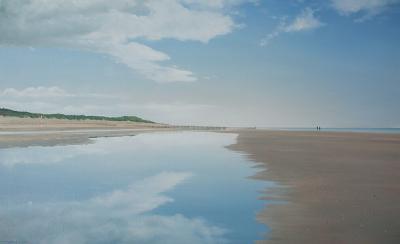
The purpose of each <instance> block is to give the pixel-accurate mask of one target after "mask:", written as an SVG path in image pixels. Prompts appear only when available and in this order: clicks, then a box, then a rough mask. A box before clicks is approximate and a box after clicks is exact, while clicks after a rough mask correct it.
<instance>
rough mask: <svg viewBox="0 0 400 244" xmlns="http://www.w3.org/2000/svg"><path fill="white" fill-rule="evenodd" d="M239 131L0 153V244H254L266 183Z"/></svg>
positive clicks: (261, 231)
mask: <svg viewBox="0 0 400 244" xmlns="http://www.w3.org/2000/svg"><path fill="white" fill-rule="evenodd" d="M235 140H236V135H234V134H222V133H208V132H174V133H145V134H140V135H137V136H132V137H113V138H97V139H94V140H93V143H92V144H87V145H69V146H54V147H28V148H10V149H1V150H0V238H1V239H0V243H1V242H4V241H18V243H19V242H21V243H78V244H79V243H171V244H172V243H174V244H180V243H182V244H183V243H185V244H186V243H252V242H254V240H259V239H262V237H263V234H264V233H265V232H266V231H267V227H265V226H263V225H261V224H259V223H258V222H257V221H256V219H255V218H256V214H257V212H258V211H260V210H261V209H262V208H263V207H264V206H265V204H266V202H265V201H261V200H259V196H260V194H261V193H260V192H261V191H262V190H263V189H264V188H265V187H266V186H267V184H268V183H267V182H260V181H256V180H253V179H249V178H248V177H250V176H252V175H254V174H255V173H256V169H255V168H254V167H253V166H254V163H252V162H249V161H247V160H246V158H245V157H244V156H243V155H240V154H239V153H236V152H233V151H230V150H228V149H226V148H225V146H227V145H230V144H232V143H235Z"/></svg>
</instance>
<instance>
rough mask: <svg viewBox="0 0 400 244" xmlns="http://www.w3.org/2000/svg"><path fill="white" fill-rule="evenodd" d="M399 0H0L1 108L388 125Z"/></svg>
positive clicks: (187, 120)
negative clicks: (75, 0) (76, 0)
mask: <svg viewBox="0 0 400 244" xmlns="http://www.w3.org/2000/svg"><path fill="white" fill-rule="evenodd" d="M398 23H400V1H399V0H330V1H307V0H303V1H295V0H293V1H278V0H265V1H261V0H260V1H254V0H253V1H246V0H215V1H210V0H158V1H150V0H149V1H145V0H140V1H139V0H137V1H135V0H131V1H128V0H116V1H112V2H110V1H104V0H83V1H78V2H74V1H62V0H54V1H43V0H40V1H39V0H30V1H19V0H3V1H0V33H1V34H0V106H4V107H10V108H14V109H23V110H29V111H38V112H63V113H84V114H104V115H122V114H134V115H139V116H143V117H145V118H147V119H152V120H156V121H160V122H166V123H177V124H202V125H206V124H207V125H231V126H284V127H285V126H294V127H297V126H300V127H302V126H315V125H316V124H319V125H321V126H324V127H328V126H329V127H400V113H399V112H398V105H399V104H400V78H399V77H400V70H399V67H400V45H399V44H398V43H400V28H399V26H398Z"/></svg>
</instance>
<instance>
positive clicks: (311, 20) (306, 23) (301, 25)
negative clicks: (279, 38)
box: [284, 8, 324, 32]
mask: <svg viewBox="0 0 400 244" xmlns="http://www.w3.org/2000/svg"><path fill="white" fill-rule="evenodd" d="M323 25H324V24H323V23H322V22H321V21H320V20H318V19H317V18H316V17H315V16H314V10H312V9H311V8H306V9H304V10H303V12H302V13H301V14H300V15H299V16H297V17H296V19H295V20H294V21H293V22H292V23H290V24H289V25H287V26H285V27H284V31H285V32H298V31H307V30H312V29H316V28H319V27H321V26H323Z"/></svg>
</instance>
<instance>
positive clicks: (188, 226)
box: [0, 172, 226, 244]
mask: <svg viewBox="0 0 400 244" xmlns="http://www.w3.org/2000/svg"><path fill="white" fill-rule="evenodd" d="M190 176H191V174H190V173H184V172H164V173H160V174H158V175H155V176H152V177H149V178H146V179H144V180H142V181H139V182H135V183H133V184H132V185H130V186H129V187H128V188H127V189H121V190H116V191H114V192H111V193H109V194H105V195H103V196H97V197H94V198H91V199H88V200H84V201H80V202H53V203H37V204H35V203H31V202H29V203H27V204H20V205H15V206H12V207H11V206H9V207H7V206H2V207H1V208H0V216H2V217H1V220H0V236H1V237H2V238H3V239H5V240H7V239H9V240H19V241H29V242H33V243H76V244H80V243H177V244H178V243H182V244H183V243H224V242H225V240H224V238H223V237H224V234H225V233H226V231H225V230H224V229H221V228H219V227H216V226H213V225H210V224H209V223H207V222H206V221H204V220H202V219H198V218H187V217H185V216H183V215H180V214H176V215H170V216H166V215H156V214H152V213H151V211H152V210H154V209H155V208H158V207H160V206H162V205H164V204H166V203H168V202H171V201H173V199H172V198H169V197H167V196H165V195H164V194H165V192H167V191H170V190H172V189H174V188H175V187H176V186H177V185H178V184H181V183H182V182H183V181H185V180H186V179H188V178H189V177H190Z"/></svg>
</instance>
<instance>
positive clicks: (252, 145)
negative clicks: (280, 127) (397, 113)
mask: <svg viewBox="0 0 400 244" xmlns="http://www.w3.org/2000/svg"><path fill="white" fill-rule="evenodd" d="M236 133H238V134H239V136H238V141H237V143H236V144H235V145H231V146H229V147H228V148H229V149H231V150H234V151H238V152H240V153H243V154H245V155H246V156H247V157H248V158H249V159H250V160H251V161H253V162H255V163H257V165H256V167H261V169H262V170H261V171H260V172H259V173H257V174H256V175H255V176H254V177H253V178H255V179H257V180H268V181H274V182H276V183H277V184H278V186H277V187H274V188H271V189H267V190H266V191H265V192H263V198H264V199H268V200H273V201H280V202H282V201H283V202H284V204H273V203H272V204H270V205H268V207H266V208H265V209H264V210H263V211H262V212H261V213H259V214H258V216H257V219H258V221H260V222H261V223H263V224H266V225H268V226H269V227H270V229H271V232H270V233H268V236H267V237H268V239H267V240H263V241H258V243H366V244H368V243H400V231H399V229H400V221H399V219H400V207H398V203H399V202H400V135H399V134H382V133H381V134H379V133H353V132H323V131H319V132H317V131H315V132H306V131H260V130H242V131H237V132H236Z"/></svg>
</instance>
